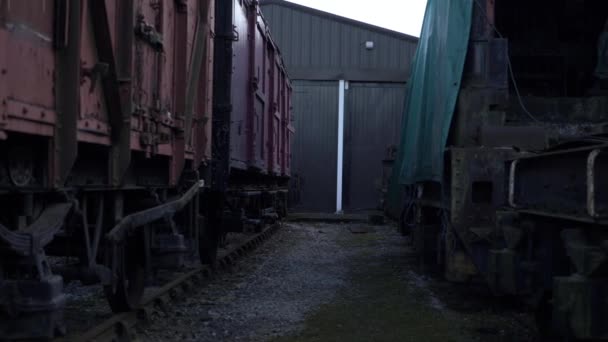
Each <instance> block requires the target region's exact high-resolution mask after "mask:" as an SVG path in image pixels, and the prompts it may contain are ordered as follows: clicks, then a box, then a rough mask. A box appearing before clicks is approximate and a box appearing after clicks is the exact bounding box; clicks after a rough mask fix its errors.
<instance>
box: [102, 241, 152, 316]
mask: <svg viewBox="0 0 608 342" xmlns="http://www.w3.org/2000/svg"><path fill="white" fill-rule="evenodd" d="M140 245H141V243H137V242H136V241H130V242H129V243H127V244H126V245H122V246H121V247H118V251H117V253H116V254H117V255H116V257H117V258H118V260H117V269H116V279H115V281H114V283H115V285H114V286H113V285H107V286H104V292H105V294H106V298H107V300H108V303H109V304H110V308H111V309H112V311H113V312H125V311H131V310H133V309H135V308H137V307H138V306H139V304H140V302H141V299H142V297H143V294H144V289H145V276H146V272H145V266H144V260H143V257H142V255H143V254H142V251H141V248H140V247H139V246H140Z"/></svg>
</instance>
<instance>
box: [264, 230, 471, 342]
mask: <svg viewBox="0 0 608 342" xmlns="http://www.w3.org/2000/svg"><path fill="white" fill-rule="evenodd" d="M378 236H379V235H376V234H362V235H351V234H345V235H343V236H342V237H341V239H340V245H342V246H344V247H345V248H349V247H350V248H356V249H357V253H356V255H357V256H356V257H355V258H353V259H352V260H351V263H352V264H351V265H350V269H351V271H350V274H349V278H350V282H349V285H350V286H349V287H348V288H345V289H343V290H342V291H341V292H340V293H339V294H338V295H337V297H336V298H335V299H334V301H333V302H331V303H329V304H326V305H324V306H322V307H321V308H319V309H318V310H317V311H316V312H314V313H311V314H310V315H309V316H308V318H307V319H306V322H305V326H304V328H303V330H301V331H300V332H298V333H296V334H293V335H291V336H283V337H279V338H276V339H275V340H274V341H275V342H308V341H310V342H312V341H441V342H449V341H466V340H469V339H468V338H466V337H465V336H461V330H460V329H458V327H455V326H454V325H455V324H454V322H452V321H451V320H450V319H449V318H447V316H446V315H444V314H443V313H442V312H441V311H439V310H438V309H436V308H433V307H431V305H430V304H429V298H427V296H428V295H427V293H426V292H425V291H423V290H421V289H419V288H417V287H415V286H413V285H411V284H410V283H408V279H407V276H406V274H407V272H406V271H404V267H408V266H407V265H408V263H409V262H411V261H408V259H407V256H405V255H404V254H405V253H404V252H403V251H402V252H401V253H399V254H395V253H393V254H395V255H391V254H390V252H389V253H386V254H385V253H382V252H379V251H378V250H377V249H376V248H378V247H379V246H380V245H381V243H380V241H377V239H378ZM374 240H376V241H374ZM375 249H376V250H375Z"/></svg>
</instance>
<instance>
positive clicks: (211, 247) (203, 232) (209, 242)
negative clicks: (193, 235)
mask: <svg viewBox="0 0 608 342" xmlns="http://www.w3.org/2000/svg"><path fill="white" fill-rule="evenodd" d="M199 222H200V223H199V225H200V233H199V239H200V241H199V255H200V259H201V264H203V265H211V266H215V263H216V261H217V250H218V248H219V244H220V234H218V232H217V228H216V229H214V228H213V227H212V226H211V225H210V224H209V222H208V221H207V219H206V218H201V219H200V220H199Z"/></svg>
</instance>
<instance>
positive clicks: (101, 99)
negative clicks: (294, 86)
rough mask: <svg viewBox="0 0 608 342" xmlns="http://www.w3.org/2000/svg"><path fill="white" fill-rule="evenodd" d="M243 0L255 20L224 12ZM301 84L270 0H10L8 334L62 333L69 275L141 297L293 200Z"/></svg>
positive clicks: (1, 271) (0, 247)
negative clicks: (291, 72) (294, 90)
mask: <svg viewBox="0 0 608 342" xmlns="http://www.w3.org/2000/svg"><path fill="white" fill-rule="evenodd" d="M235 3H238V4H239V6H240V7H239V11H240V12H238V13H241V12H242V13H243V14H244V15H245V17H246V18H248V20H249V21H247V22H248V23H250V22H251V20H253V22H255V24H254V25H249V24H247V25H246V27H245V28H242V27H241V26H239V25H241V23H240V22H237V21H236V20H237V19H238V17H237V16H234V17H230V19H229V20H230V22H229V23H228V22H224V21H221V20H218V21H217V23H216V22H215V18H217V17H219V15H220V14H222V13H226V11H236V9H235V6H234V4H235ZM233 24H234V25H235V26H236V27H238V30H240V29H244V30H245V31H243V32H242V34H241V35H240V36H237V37H235V32H236V31H234V30H229V32H228V33H226V32H225V30H224V27H227V26H230V27H232V25H233ZM254 27H255V28H256V32H259V33H260V34H259V35H257V34H256V35H251V36H249V35H248V34H247V32H251V31H253V28H254ZM216 31H219V32H220V33H218V32H216ZM216 45H219V46H220V48H221V52H218V51H215V52H214V49H215V46H216ZM233 48H234V50H235V51H237V50H238V51H239V53H240V54H242V56H247V58H241V59H240V62H238V64H239V68H241V69H238V70H236V69H235V70H234V71H233V70H227V69H222V65H223V64H224V63H232V59H230V61H220V62H219V63H214V57H216V58H217V57H218V55H219V56H223V55H222V53H225V51H227V50H229V49H233ZM254 50H255V53H254V52H253V51H254ZM237 58H239V57H236V56H235V59H237ZM216 62H217V61H216ZM241 64H242V65H241ZM259 65H262V67H261V68H258V66H259ZM258 69H259V71H258ZM262 75H265V76H263V77H262ZM226 84H228V85H229V87H226V86H225V85H226ZM214 89H215V90H216V91H217V90H219V96H215V97H214V96H213V90H214ZM290 95H291V88H290V85H289V80H288V78H287V75H286V73H285V70H284V68H283V65H282V62H281V58H280V54H279V52H278V49H277V48H276V46H275V45H274V44H273V43H272V40H271V39H270V35H269V33H268V29H267V27H266V25H265V24H264V22H263V20H262V19H261V17H260V15H259V8H258V5H257V2H252V1H246V0H245V1H242V0H241V1H234V2H232V1H218V2H217V3H216V2H215V1H214V0H200V1H194V0H174V1H169V0H166V1H148V0H99V1H97V0H96V1H78V0H40V1H14V0H13V1H11V0H0V340H5V339H9V340H10V339H32V338H52V337H54V336H56V335H57V334H60V333H63V332H64V330H65V328H64V326H63V322H62V321H63V310H64V307H65V302H66V299H65V298H66V297H65V295H64V294H63V284H64V282H65V281H70V280H80V281H81V282H82V283H83V284H87V285H88V284H97V283H101V284H102V285H103V286H104V289H105V293H106V295H107V298H108V301H109V304H110V306H111V308H112V310H114V311H125V310H130V309H132V308H134V307H135V306H137V305H138V303H139V301H140V299H141V296H142V293H143V290H144V287H145V280H146V279H150V277H152V276H153V275H154V273H155V270H157V269H159V268H165V269H174V268H178V267H182V266H183V265H184V264H185V263H186V262H187V261H188V260H189V259H191V258H192V257H193V256H196V255H198V257H197V259H199V258H200V261H201V262H203V263H213V262H214V260H215V255H216V253H217V247H218V243H219V242H220V240H221V237H222V236H223V235H224V232H225V231H242V230H245V229H247V228H248V227H253V228H257V229H259V228H261V226H262V225H263V224H264V223H268V222H273V221H274V220H276V219H277V218H278V217H279V214H284V213H285V210H286V207H285V199H286V195H285V192H286V184H287V180H288V177H289V159H290V150H289V147H288V146H289V139H290V137H291V135H292V134H293V129H292V128H291V126H290V125H289V122H290V115H291V114H290V113H291V110H290V106H291V104H290ZM236 121H241V122H242V126H238V127H237V126H236V124H234V122H236ZM226 123H228V125H227V124H226ZM231 146H238V147H239V148H238V150H237V149H235V150H231V149H230V147H231ZM227 147H228V148H227ZM241 152H242V153H241ZM49 256H61V257H66V258H61V259H60V260H68V262H66V263H57V262H56V260H58V259H50V258H49ZM51 261H52V262H51Z"/></svg>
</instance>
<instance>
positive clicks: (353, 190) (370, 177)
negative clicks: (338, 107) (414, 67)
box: [343, 83, 406, 212]
mask: <svg viewBox="0 0 608 342" xmlns="http://www.w3.org/2000/svg"><path fill="white" fill-rule="evenodd" d="M405 88H406V86H405V85H403V84H379V83H351V84H350V86H349V89H348V90H347V92H346V113H345V127H344V131H345V136H344V193H343V202H344V209H345V210H346V211H351V212H353V211H359V210H367V209H374V208H376V207H378V205H379V204H380V200H381V197H382V195H381V193H380V184H381V179H382V160H383V159H384V157H385V155H386V150H387V148H388V147H389V146H393V145H394V146H397V145H398V144H399V141H400V138H401V134H400V129H401V118H402V115H403V108H404V106H405Z"/></svg>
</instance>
